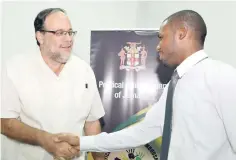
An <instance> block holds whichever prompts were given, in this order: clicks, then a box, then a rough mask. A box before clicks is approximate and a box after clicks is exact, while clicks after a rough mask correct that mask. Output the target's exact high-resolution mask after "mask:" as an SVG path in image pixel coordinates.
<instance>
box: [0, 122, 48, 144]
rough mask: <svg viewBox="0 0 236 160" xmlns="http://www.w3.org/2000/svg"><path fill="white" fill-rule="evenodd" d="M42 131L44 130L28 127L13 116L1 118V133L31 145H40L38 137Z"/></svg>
mask: <svg viewBox="0 0 236 160" xmlns="http://www.w3.org/2000/svg"><path fill="white" fill-rule="evenodd" d="M44 133H45V132H44V131H42V130H39V129H36V128H33V127H30V126H28V125H27V124H24V123H22V122H21V121H19V120H17V119H15V118H1V134H4V135H6V136H7V137H9V138H12V139H15V140H18V141H21V142H24V143H28V144H32V145H40V137H41V135H42V134H44Z"/></svg>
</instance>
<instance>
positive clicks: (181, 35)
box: [178, 26, 188, 40]
mask: <svg viewBox="0 0 236 160" xmlns="http://www.w3.org/2000/svg"><path fill="white" fill-rule="evenodd" d="M178 32H179V33H178V38H179V40H183V39H184V38H185V37H186V36H187V33H188V27H187V26H181V27H180V28H179V30H178Z"/></svg>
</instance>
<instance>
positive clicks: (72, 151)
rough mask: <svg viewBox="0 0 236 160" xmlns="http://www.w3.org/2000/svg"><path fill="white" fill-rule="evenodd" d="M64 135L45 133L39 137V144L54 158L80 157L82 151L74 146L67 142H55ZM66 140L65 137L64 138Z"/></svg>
mask: <svg viewBox="0 0 236 160" xmlns="http://www.w3.org/2000/svg"><path fill="white" fill-rule="evenodd" d="M61 135H64V134H50V133H47V132H43V133H42V134H40V136H39V144H40V145H41V146H42V147H43V148H44V149H45V150H46V151H48V152H49V153H52V154H53V156H54V157H64V158H73V157H75V156H78V155H79V153H80V151H79V149H77V148H76V147H74V146H72V145H73V144H72V145H71V144H70V143H67V141H60V142H55V141H54V139H55V138H56V137H60V136H61ZM63 138H64V137H63Z"/></svg>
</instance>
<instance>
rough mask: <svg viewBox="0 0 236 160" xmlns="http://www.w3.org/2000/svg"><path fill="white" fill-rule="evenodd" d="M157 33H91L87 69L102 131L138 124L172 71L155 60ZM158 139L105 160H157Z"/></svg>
mask: <svg viewBox="0 0 236 160" xmlns="http://www.w3.org/2000/svg"><path fill="white" fill-rule="evenodd" d="M157 35H158V31H157V30H112V31H92V32H91V56H90V57H91V58H90V62H91V66H92V68H93V70H94V73H95V76H96V80H97V87H98V89H99V93H100V96H101V99H102V102H103V105H104V108H105V112H106V114H105V116H104V117H103V118H102V119H101V124H102V127H103V128H102V129H103V131H105V132H108V133H109V132H114V131H118V130H121V129H123V128H126V127H129V126H132V125H135V124H137V123H138V122H140V121H141V120H142V119H143V118H144V117H145V114H146V112H147V111H148V109H149V108H150V107H152V104H154V103H155V102H157V101H158V99H159V98H160V95H161V94H162V91H163V88H164V87H165V85H166V83H167V82H168V81H169V80H170V77H171V74H172V72H173V70H172V69H170V68H168V67H166V66H164V65H163V64H162V63H160V61H159V60H158V56H157V52H156V46H157V45H158V43H159V39H158V36H157ZM160 145H161V137H159V138H157V139H156V140H155V141H153V142H151V143H149V144H146V145H144V146H142V147H139V148H134V149H129V150H124V151H122V152H115V153H106V154H105V159H106V160H131V159H132V160H133V159H135V160H158V159H159V153H160Z"/></svg>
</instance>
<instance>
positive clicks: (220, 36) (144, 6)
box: [2, 1, 236, 67]
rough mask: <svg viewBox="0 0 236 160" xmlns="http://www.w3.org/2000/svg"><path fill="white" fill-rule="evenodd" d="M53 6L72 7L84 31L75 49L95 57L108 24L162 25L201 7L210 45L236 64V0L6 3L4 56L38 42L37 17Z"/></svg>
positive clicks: (208, 47)
mask: <svg viewBox="0 0 236 160" xmlns="http://www.w3.org/2000/svg"><path fill="white" fill-rule="evenodd" d="M47 7H62V8H64V9H66V10H67V12H68V14H69V17H70V19H71V21H72V25H73V28H74V29H75V30H78V34H77V36H76V38H75V46H74V52H75V53H76V54H77V55H79V56H80V57H81V58H82V59H85V60H86V61H87V62H89V54H90V53H89V52H90V50H89V47H90V30H91V29H92V30H97V29H105V28H109V29H111V28H121V29H125V28H159V26H160V24H161V22H162V21H163V19H164V18H166V17H167V16H168V15H170V14H172V13H174V12H176V11H178V10H182V9H193V10H195V11H197V12H199V13H200V14H201V15H202V16H203V18H204V19H205V21H206V24H207V27H208V35H207V38H206V43H205V49H206V51H207V52H208V54H209V55H210V56H212V57H214V58H216V59H220V60H222V61H224V62H227V63H230V64H231V65H233V66H235V67H236V61H235V59H236V55H235V54H234V37H235V36H236V29H235V28H236V20H235V17H236V10H235V8H236V2H232V1H231V2H219V1H218V2H202V1H199V2H187V1H182V2H176V1H175V2H164V1H158V2H155V1H149V2H148V1H143V2H139V1H130V2H125V1H120V2H119V1H117V2H114V1H110V2H109V1H104V2H96V1H88V2H86V1H80V2H37V3H36V2H4V3H3V12H2V31H3V32H2V52H3V55H2V58H3V59H5V58H6V57H9V56H11V55H14V54H17V53H19V52H29V51H31V50H33V49H34V48H35V47H37V46H36V45H35V44H36V43H35V39H34V27H33V21H34V18H35V16H36V15H37V13H38V12H39V11H41V10H42V9H44V8H47Z"/></svg>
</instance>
